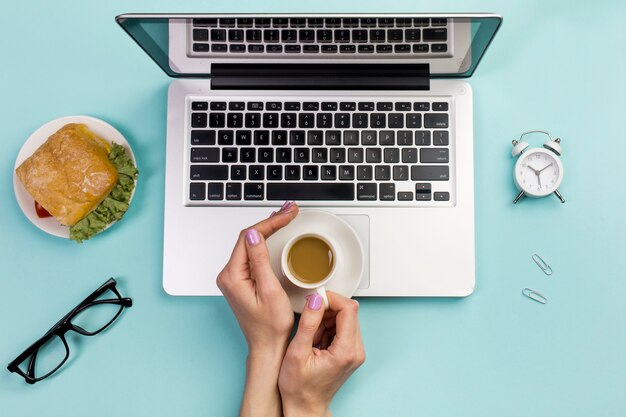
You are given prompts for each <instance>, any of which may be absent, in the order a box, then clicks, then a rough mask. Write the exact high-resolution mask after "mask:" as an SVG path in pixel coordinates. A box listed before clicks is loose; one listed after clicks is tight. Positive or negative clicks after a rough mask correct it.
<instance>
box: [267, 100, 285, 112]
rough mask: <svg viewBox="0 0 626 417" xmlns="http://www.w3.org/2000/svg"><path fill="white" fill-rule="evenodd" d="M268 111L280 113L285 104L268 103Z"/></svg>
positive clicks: (278, 102) (277, 102)
mask: <svg viewBox="0 0 626 417" xmlns="http://www.w3.org/2000/svg"><path fill="white" fill-rule="evenodd" d="M265 108H266V110H271V111H278V110H282V109H283V103H281V102H280V101H268V102H267V103H265Z"/></svg>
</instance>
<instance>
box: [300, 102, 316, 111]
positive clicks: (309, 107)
mask: <svg viewBox="0 0 626 417" xmlns="http://www.w3.org/2000/svg"><path fill="white" fill-rule="evenodd" d="M302 109H303V110H304V111H318V110H319V109H320V103H316V102H314V101H306V102H304V104H303V105H302Z"/></svg>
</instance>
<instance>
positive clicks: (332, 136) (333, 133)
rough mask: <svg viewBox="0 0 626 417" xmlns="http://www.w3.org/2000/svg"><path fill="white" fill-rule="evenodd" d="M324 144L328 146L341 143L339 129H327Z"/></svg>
mask: <svg viewBox="0 0 626 417" xmlns="http://www.w3.org/2000/svg"><path fill="white" fill-rule="evenodd" d="M326 145H328V146H338V145H341V132H340V131H339V130H327V131H326Z"/></svg>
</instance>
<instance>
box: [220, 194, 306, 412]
mask: <svg viewBox="0 0 626 417" xmlns="http://www.w3.org/2000/svg"><path fill="white" fill-rule="evenodd" d="M297 214H298V207H297V206H296V204H295V203H285V204H284V205H283V207H282V208H281V210H280V211H279V212H277V213H272V215H271V216H270V217H269V218H268V219H266V220H263V221H262V222H260V223H257V224H255V225H254V226H252V227H250V228H248V229H246V230H243V231H242V232H241V233H240V234H239V239H238V241H237V243H236V245H235V248H234V249H233V253H232V255H231V257H230V260H229V261H228V263H227V264H226V266H225V267H224V269H223V270H222V272H220V274H219V275H218V277H217V286H218V287H219V289H220V290H221V291H222V293H223V294H224V297H226V300H227V301H228V304H229V305H230V308H231V309H232V310H233V313H234V314H235V317H236V318H237V321H238V322H239V326H240V327H241V330H242V332H243V334H244V336H245V338H246V342H247V343H248V361H247V372H246V388H245V391H244V397H243V401H242V405H241V415H242V416H244V415H245V416H251V415H259V416H264V417H265V416H272V415H276V416H280V415H282V413H281V402H280V395H279V393H278V385H277V381H278V373H279V370H280V363H281V361H282V359H283V355H284V354H285V349H286V348H287V343H288V340H289V335H290V333H291V330H292V327H293V323H294V316H293V310H292V308H291V303H290V302H289V297H287V294H286V293H285V291H284V290H283V287H282V286H281V284H280V282H279V281H278V278H277V277H276V275H275V274H274V271H273V270H272V268H271V266H270V261H269V255H268V252H267V246H266V245H265V239H266V238H268V237H269V236H271V235H272V234H273V233H274V232H276V231H277V230H279V229H281V228H282V227H284V226H286V225H288V224H289V222H291V220H293V219H294V218H295V217H296V215H297ZM253 406H254V407H253Z"/></svg>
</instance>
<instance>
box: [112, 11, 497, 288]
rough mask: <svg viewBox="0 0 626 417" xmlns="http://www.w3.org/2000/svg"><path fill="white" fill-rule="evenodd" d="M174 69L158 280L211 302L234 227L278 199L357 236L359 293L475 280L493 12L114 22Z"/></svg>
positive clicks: (128, 18) (470, 284) (131, 17)
mask: <svg viewBox="0 0 626 417" xmlns="http://www.w3.org/2000/svg"><path fill="white" fill-rule="evenodd" d="M116 20H117V22H118V23H119V24H120V25H121V26H122V28H124V30H126V32H127V33H128V34H129V35H130V36H131V37H132V38H133V39H134V40H135V41H136V42H137V43H138V44H139V45H140V46H141V48H142V49H143V50H144V51H145V52H146V53H147V54H148V55H149V56H150V57H151V58H152V59H153V60H154V61H155V62H156V63H157V64H158V65H159V66H160V67H161V68H162V69H163V70H164V71H165V73H166V74H167V75H169V76H170V77H173V78H175V80H174V81H172V83H171V84H170V88H169V93H168V107H167V151H166V152H167V153H166V177H165V226H164V245H163V252H164V253H163V287H164V288H165V291H167V292H168V293H169V294H172V295H219V294H220V291H219V289H218V288H217V286H216V285H215V277H216V275H217V274H218V273H219V271H220V270H221V268H222V267H223V265H224V264H225V262H226V261H227V260H228V258H229V255H230V252H231V250H232V247H233V245H234V242H235V239H236V237H237V235H238V232H239V231H240V230H241V229H242V228H244V227H246V226H248V225H251V224H254V223H256V222H257V221H259V220H260V219H262V218H264V217H267V216H268V215H269V214H270V213H271V211H272V210H274V209H276V208H277V207H279V206H280V205H281V204H282V203H283V202H284V201H285V200H295V201H297V202H298V204H299V205H300V207H319V208H323V209H324V210H328V211H330V212H333V213H336V214H337V215H339V216H341V217H342V218H343V219H344V220H346V221H347V222H348V223H349V224H351V225H352V226H353V228H354V229H355V231H356V232H357V233H358V235H359V236H360V238H361V241H362V243H363V247H364V250H365V255H366V268H365V272H364V276H363V277H362V280H361V283H360V285H359V289H358V291H357V293H356V295H357V296H466V295H469V294H471V293H472V291H473V289H474V285H475V260H474V173H473V171H474V165H473V127H472V119H473V115H472V89H471V87H470V85H469V84H468V83H467V82H465V81H463V80H462V78H467V77H470V76H471V75H472V74H473V72H474V70H475V69H476V66H477V65H478V62H479V61H480V59H481V57H482V56H483V53H484V52H485V50H486V49H487V47H488V45H489V43H490V42H491V40H492V38H493V36H494V35H495V33H496V32H497V30H498V28H499V26H500V23H501V21H502V18H501V17H500V16H498V15H494V14H327V15H324V14H272V15H267V14H237V15H233V14H202V15H200V14H198V15H182V14H181V15H138V14H128V15H122V16H118V17H117V19H116Z"/></svg>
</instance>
